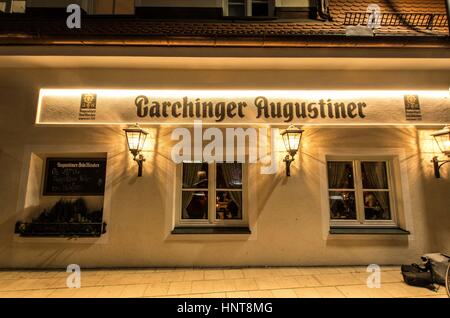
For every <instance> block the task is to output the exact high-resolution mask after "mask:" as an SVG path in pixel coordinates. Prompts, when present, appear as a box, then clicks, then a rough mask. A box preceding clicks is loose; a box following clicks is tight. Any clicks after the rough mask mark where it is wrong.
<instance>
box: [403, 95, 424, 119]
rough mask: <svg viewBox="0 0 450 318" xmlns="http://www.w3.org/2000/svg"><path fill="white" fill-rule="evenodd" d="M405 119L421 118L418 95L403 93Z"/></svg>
mask: <svg viewBox="0 0 450 318" xmlns="http://www.w3.org/2000/svg"><path fill="white" fill-rule="evenodd" d="M404 99H405V115H406V120H422V112H421V111H420V103H419V96H418V95H405V96H404Z"/></svg>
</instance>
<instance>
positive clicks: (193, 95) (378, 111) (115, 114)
mask: <svg viewBox="0 0 450 318" xmlns="http://www.w3.org/2000/svg"><path fill="white" fill-rule="evenodd" d="M194 120H201V121H202V122H203V123H204V124H290V123H299V124H326V125H349V124H425V125H426V124H428V125H429V124H444V123H448V122H450V96H449V92H448V91H377V90H373V91H370V90H365V91H356V90H354V91H346V90H341V91H306V90H303V91H302V90H104V89H83V90H79V89H73V90H71V89H42V90H41V91H40V97H39V105H38V112H37V118H36V123H37V124H49V125H50V124H72V125H74V124H82V125H89V124H91V125H98V124H132V123H140V124H156V125H157V124H187V123H192V122H193V121H194Z"/></svg>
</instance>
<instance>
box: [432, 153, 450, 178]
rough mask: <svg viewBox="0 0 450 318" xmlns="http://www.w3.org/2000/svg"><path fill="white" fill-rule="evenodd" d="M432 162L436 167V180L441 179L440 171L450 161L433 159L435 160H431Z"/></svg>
mask: <svg viewBox="0 0 450 318" xmlns="http://www.w3.org/2000/svg"><path fill="white" fill-rule="evenodd" d="M431 162H432V163H433V167H434V176H435V177H436V178H440V177H441V173H440V171H439V170H440V169H441V167H442V166H443V165H445V164H446V163H449V162H450V160H439V159H438V157H433V159H432V160H431Z"/></svg>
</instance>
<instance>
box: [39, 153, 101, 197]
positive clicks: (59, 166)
mask: <svg viewBox="0 0 450 318" xmlns="http://www.w3.org/2000/svg"><path fill="white" fill-rule="evenodd" d="M105 176H106V159H105V158H47V161H46V166H45V179H44V191H43V192H44V193H43V195H67V196H71V195H103V194H104V192H105Z"/></svg>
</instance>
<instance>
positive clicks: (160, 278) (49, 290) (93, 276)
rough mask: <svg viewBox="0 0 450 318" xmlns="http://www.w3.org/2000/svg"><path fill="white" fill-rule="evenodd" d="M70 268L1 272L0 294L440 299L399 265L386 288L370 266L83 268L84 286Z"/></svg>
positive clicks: (388, 270) (388, 274) (385, 272)
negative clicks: (373, 284)
mask: <svg viewBox="0 0 450 318" xmlns="http://www.w3.org/2000/svg"><path fill="white" fill-rule="evenodd" d="M68 275H69V274H68V273H66V272H65V271H29V270H20V271H0V297H7V298H18V297H20V298H30V297H39V298H47V297H51V298H72V297H77V298H78V297H89V298H92V297H114V298H117V297H181V298H185V297H186V298H187V297H201V298H203V297H205V298H206V297H220V298H225V297H227V298H228V297H231V298H235V297H252V298H253V297H255V298H256V297H289V298H291V297H300V298H311V297H313V298H317V297H318V298H321V297H322V298H331V297H333V298H334V297H340V298H343V297H349V298H354V297H357V298H359V297H371V298H372V297H383V298H385V297H387V298H392V297H432V298H434V297H438V298H447V294H446V292H445V288H443V287H441V288H440V289H439V290H438V291H437V292H433V291H430V290H428V289H426V288H417V287H411V286H408V285H406V284H404V283H403V279H402V276H401V274H400V267H399V266H384V267H382V272H381V288H368V287H367V286H366V280H367V277H368V275H369V273H367V272H366V267H352V266H349V267H272V268H214V269H213V268H199V269H196V268H194V269H192V268H149V269H118V270H111V269H108V270H106V269H102V270H84V271H82V272H81V288H79V289H71V288H67V287H66V278H67V277H68Z"/></svg>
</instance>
